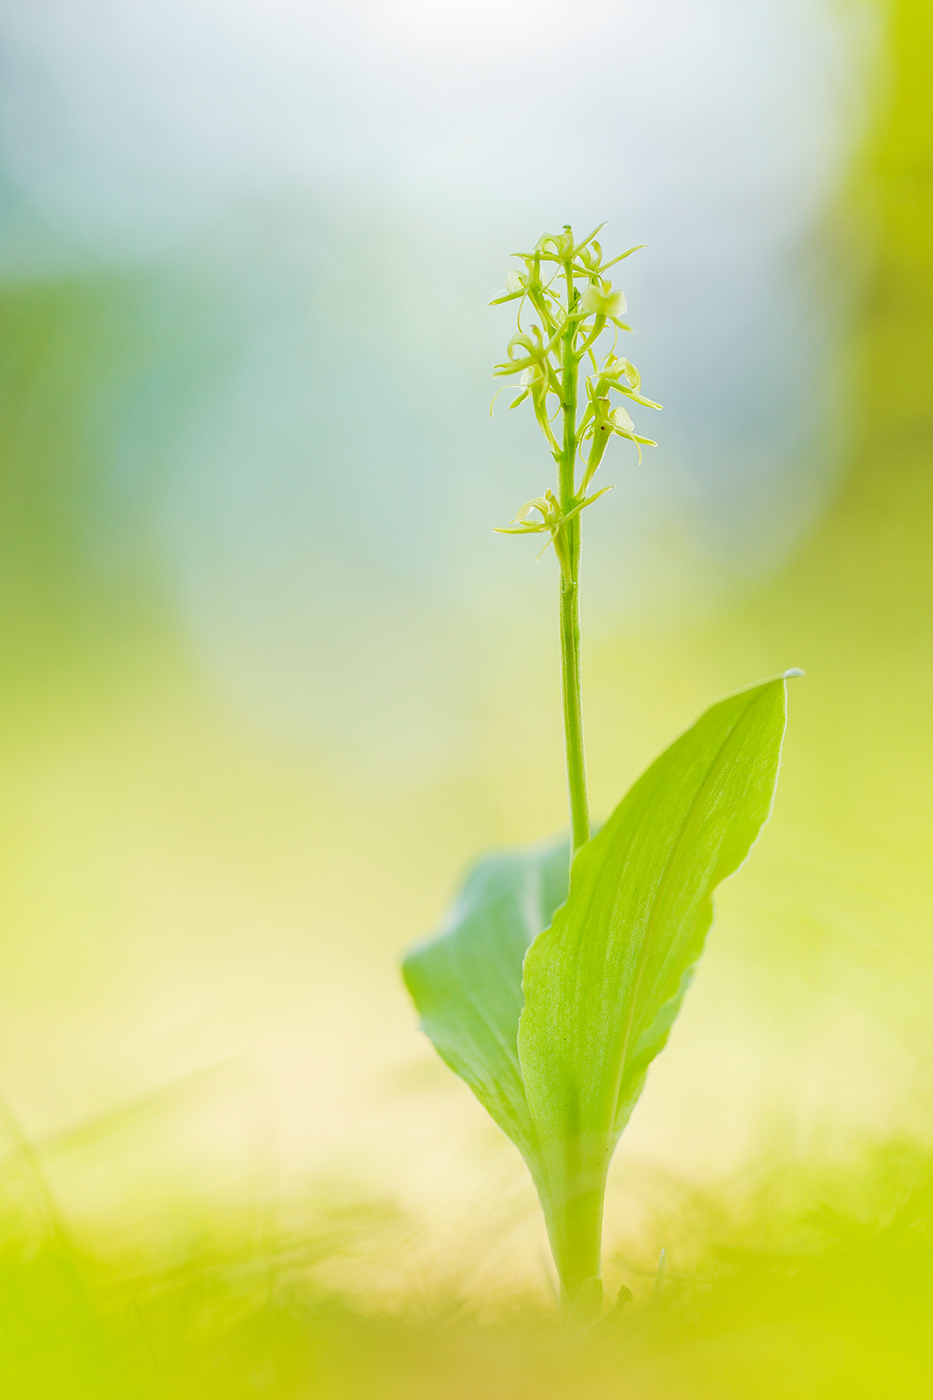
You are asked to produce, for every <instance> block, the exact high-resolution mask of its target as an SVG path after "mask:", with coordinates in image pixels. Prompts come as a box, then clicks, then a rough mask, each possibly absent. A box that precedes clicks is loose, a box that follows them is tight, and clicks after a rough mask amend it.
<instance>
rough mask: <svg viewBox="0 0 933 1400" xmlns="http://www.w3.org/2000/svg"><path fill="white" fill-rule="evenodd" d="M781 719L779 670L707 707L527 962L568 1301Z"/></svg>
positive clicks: (760, 799) (754, 828) (749, 818)
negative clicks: (615, 1154) (625, 1131)
mask: <svg viewBox="0 0 933 1400" xmlns="http://www.w3.org/2000/svg"><path fill="white" fill-rule="evenodd" d="M784 722H785V681H784V679H783V678H781V679H778V680H772V681H766V682H764V683H763V684H761V685H758V686H755V687H754V688H753V689H751V690H747V691H743V692H742V693H740V694H738V695H733V696H730V697H728V698H727V699H725V700H723V701H721V702H720V703H719V704H718V705H714V706H713V707H712V708H711V709H709V710H707V711H706V713H705V714H704V715H702V716H701V718H700V719H699V720H698V721H697V722H696V724H695V725H694V726H693V728H692V729H689V730H688V731H687V732H686V733H685V734H683V735H682V736H681V737H680V738H679V739H678V740H676V742H675V743H674V744H672V745H671V747H670V748H669V749H667V750H666V751H665V752H664V753H663V754H662V755H661V756H660V758H658V759H657V760H656V761H655V762H654V763H653V764H652V765H651V767H650V768H649V769H648V770H647V772H646V773H645V774H644V775H643V776H642V777H641V778H640V779H639V780H638V782H637V783H636V784H635V786H634V787H633V788H632V789H631V790H630V791H629V793H628V794H627V796H626V797H625V798H624V799H623V801H622V802H621V803H620V805H619V806H618V807H617V808H616V810H615V812H614V813H613V815H612V816H611V817H610V819H609V821H608V822H607V823H606V825H605V826H604V827H603V828H602V830H601V831H600V832H599V834H598V835H597V836H595V837H593V839H592V840H591V841H590V842H589V843H588V844H587V845H586V846H584V847H583V848H582V849H581V850H580V851H579V852H578V854H577V856H576V859H575V860H574V864H573V869H572V872H571V877H570V893H569V895H568V897H567V901H566V903H565V904H564V905H563V906H562V908H560V909H559V910H558V911H557V913H556V914H555V916H554V921H553V924H552V925H551V927H550V928H549V929H548V930H547V931H546V932H545V933H542V934H541V935H540V936H539V938H538V939H537V940H536V941H535V943H534V946H533V947H532V948H531V949H530V950H529V952H528V955H527V957H526V959H525V970H524V992H525V1007H524V1010H523V1012H522V1014H521V1021H520V1026H519V1034H518V1045H519V1056H520V1065H521V1071H522V1077H523V1080H524V1087H525V1094H526V1099H527V1104H528V1108H529V1111H530V1117H531V1122H532V1124H533V1126H534V1128H535V1130H536V1133H537V1136H538V1141H539V1145H540V1151H541V1154H542V1158H543V1162H544V1164H545V1167H544V1172H543V1176H544V1179H545V1182H546V1185H545V1189H544V1195H543V1199H542V1205H543V1206H544V1211H545V1216H546V1217H547V1220H548V1228H549V1231H550V1233H551V1244H552V1248H553V1250H554V1256H555V1260H556V1262H557V1265H558V1270H559V1272H560V1274H561V1278H562V1280H563V1281H564V1284H565V1288H566V1289H567V1291H568V1295H569V1297H570V1301H571V1302H572V1300H573V1295H574V1289H575V1287H579V1286H580V1285H581V1284H582V1281H583V1279H585V1278H586V1277H588V1276H591V1275H597V1274H598V1273H599V1230H600V1221H601V1212H602V1197H603V1191H604V1186H605V1177H606V1171H607V1169H608V1165H609V1160H610V1157H611V1155H612V1151H613V1149H614V1147H615V1144H616V1142H617V1140H618V1137H619V1134H620V1132H621V1131H622V1128H623V1127H624V1125H625V1122H626V1121H627V1119H628V1116H629V1114H630V1112H631V1110H632V1107H633V1106H634V1104H635V1101H636V1100H637V1098H638V1095H639V1093H640V1092H641V1088H642V1085H643V1084H644V1079H645V1075H646V1073H647V1070H648V1066H649V1065H650V1063H651V1061H652V1060H653V1059H654V1057H655V1055H657V1054H658V1052H659V1051H660V1050H661V1049H663V1047H664V1045H665V1043H666V1040H667V1037H668V1033H669V1031H670V1027H671V1024H672V1022H673V1020H674V1018H675V1016H676V1015H677V1012H678V1010H679V1007H680V1003H681V1001H682V998H683V995H684V992H685V990H686V987H687V985H688V982H689V979H690V975H691V971H692V969H693V966H694V964H695V963H696V960H697V958H698V957H699V956H700V953H701V952H702V949H703V941H704V938H705V936H706V932H707V930H708V928H709V925H710V921H711V919H712V904H711V895H712V891H713V890H714V889H715V887H716V885H717V884H718V883H719V882H720V880H723V879H725V877H726V876H727V875H730V874H732V872H733V871H734V870H736V869H737V867H738V866H739V865H740V864H741V863H742V861H743V860H744V859H745V857H746V855H747V854H748V851H749V848H750V847H751V845H752V842H753V841H754V840H755V838H756V836H757V835H758V832H759V830H760V828H761V826H762V824H763V823H764V822H765V821H766V820H767V818H768V815H769V813H770V810H771V803H772V800H773V795H774V786H775V782H776V779H777V771H778V764H779V762H780V751H781V743H782V739H783V734H784ZM586 1241H588V1243H586Z"/></svg>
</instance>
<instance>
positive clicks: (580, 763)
mask: <svg viewBox="0 0 933 1400" xmlns="http://www.w3.org/2000/svg"><path fill="white" fill-rule="evenodd" d="M564 271H565V274H566V278H567V314H568V319H567V328H566V330H565V332H564V337H563V359H562V372H561V406H562V410H563V415H564V443H563V450H562V452H561V455H560V459H559V462H558V487H559V492H560V506H561V510H562V512H563V513H564V514H566V513H567V512H568V511H570V510H572V509H573V506H574V495H575V482H574V475H575V465H576V458H577V372H578V369H579V363H580V362H579V359H578V357H577V356H576V354H575V353H574V338H575V327H576V322H575V321H571V320H570V312H571V311H572V310H573V304H574V297H575V292H574V282H573V273H572V271H571V268H570V263H569V262H567V263H565V264H564ZM564 529H565V531H566V544H567V560H568V563H567V568H566V570H564V569H561V571H560V663H561V692H562V697H563V712H564V745H565V750H566V756H567V792H568V797H569V801H570V828H571V833H572V852H571V859H572V857H573V855H574V854H575V853H576V852H577V851H578V850H579V849H580V847H581V846H583V845H585V844H586V842H587V841H588V840H589V838H590V816H589V806H588V803H587V797H586V766H585V763H584V758H583V708H582V703H581V695H580V586H579V576H580V517H579V515H577V516H574V518H573V519H572V520H568V521H567V523H566V525H565V526H564Z"/></svg>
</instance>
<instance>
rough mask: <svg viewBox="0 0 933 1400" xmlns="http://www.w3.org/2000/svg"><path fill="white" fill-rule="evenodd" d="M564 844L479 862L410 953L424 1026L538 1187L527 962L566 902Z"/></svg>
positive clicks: (408, 974)
mask: <svg viewBox="0 0 933 1400" xmlns="http://www.w3.org/2000/svg"><path fill="white" fill-rule="evenodd" d="M569 859H570V852H569V847H568V843H567V841H566V840H561V841H560V842H558V843H556V844H550V845H548V846H541V847H532V848H530V849H528V850H521V851H505V852H500V853H497V854H494V855H490V856H487V857H486V858H485V859H484V860H481V861H480V862H479V864H478V865H477V866H476V867H475V868H474V869H473V871H472V872H471V873H470V875H469V876H468V878H467V880H466V883H465V885H464V887H463V890H462V892H461V895H460V898H459V899H458V901H457V903H456V905H455V906H454V908H453V910H452V911H451V913H450V916H449V918H448V920H447V922H446V924H445V925H444V927H443V928H442V929H441V931H440V932H439V933H438V934H437V936H436V937H434V938H433V939H431V940H430V941H428V942H425V943H421V944H419V945H418V947H416V948H414V949H413V950H412V952H410V953H409V954H408V956H407V957H406V959H405V961H404V963H403V964H402V971H403V975H404V978H405V983H406V985H407V987H408V990H409V992H410V993H411V996H412V999H413V1001H414V1003H415V1005H416V1006H417V1008H418V1011H419V1012H420V1014H421V1025H422V1029H423V1030H424V1031H425V1032H426V1033H427V1035H428V1036H429V1037H430V1039H431V1040H432V1042H433V1044H434V1047H435V1049H436V1050H437V1052H438V1054H439V1055H440V1056H441V1058H442V1059H443V1060H444V1061H445V1063H446V1064H448V1065H449V1066H450V1068H451V1069H452V1070H454V1071H455V1072H456V1073H457V1074H459V1075H460V1077H461V1079H464V1080H465V1081H466V1083H467V1084H469V1086H470V1088H471V1089H472V1090H473V1092H474V1094H475V1095H476V1097H477V1098H478V1099H479V1101H480V1103H481V1104H482V1105H483V1107H484V1108H485V1109H486V1110H487V1111H488V1112H489V1113H490V1114H491V1116H492V1117H493V1118H494V1119H495V1121H496V1122H497V1123H498V1124H499V1127H500V1128H502V1130H503V1131H504V1132H505V1133H507V1134H508V1136H509V1137H510V1138H511V1139H512V1141H513V1142H514V1143H515V1144H516V1146H517V1147H518V1148H519V1150H520V1151H521V1153H522V1154H523V1156H524V1157H525V1159H526V1161H528V1163H529V1165H530V1166H531V1167H532V1171H533V1174H534V1175H535V1178H536V1180H537V1177H538V1172H537V1161H538V1159H537V1154H536V1145H537V1140H536V1134H535V1130H534V1127H533V1126H532V1123H531V1119H530V1116H529V1113H528V1105H527V1103H526V1101H525V1089H524V1085H523V1083H522V1076H521V1070H520V1069H519V1064H518V1050H517V1046H516V1037H517V1033H518V1019H519V1016H520V1015H521V1010H522V962H523V959H524V957H525V953H526V951H527V949H528V946H529V944H530V943H532V942H533V940H534V939H535V938H536V937H537V935H538V934H539V933H540V932H541V930H542V929H543V928H546V927H547V926H548V924H549V923H550V922H551V918H552V916H553V914H554V910H555V909H556V908H557V906H558V905H559V904H561V903H562V901H563V900H564V899H565V898H566V897H567V874H568V864H569Z"/></svg>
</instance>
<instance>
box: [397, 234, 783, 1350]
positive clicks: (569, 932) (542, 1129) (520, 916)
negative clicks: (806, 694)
mask: <svg viewBox="0 0 933 1400" xmlns="http://www.w3.org/2000/svg"><path fill="white" fill-rule="evenodd" d="M602 227H603V226H602V225H600V228H598V229H596V230H594V232H593V233H591V234H590V235H589V237H587V238H585V239H583V240H582V241H581V242H578V241H576V239H575V238H574V234H573V231H572V229H571V228H570V227H565V228H564V229H563V231H562V232H561V233H559V234H545V235H544V236H543V237H542V238H540V239H539V240H538V242H537V243H536V244H535V246H534V248H533V249H532V251H531V252H529V253H519V254H516V255H515V256H516V257H517V258H518V259H519V260H520V262H521V268H520V269H513V270H512V271H510V272H509V275H508V280H507V283H506V290H505V292H504V293H503V294H502V295H501V296H498V297H496V298H495V300H494V301H493V303H492V305H501V304H502V303H505V302H515V301H517V302H518V328H517V331H516V333H515V335H513V336H512V338H511V340H510V341H509V344H508V349H507V356H506V359H505V360H504V361H503V362H502V363H501V364H499V365H497V366H496V367H495V371H494V373H495V375H496V376H497V377H500V378H511V377H513V376H518V378H519V383H518V393H517V395H516V397H515V398H514V400H513V402H512V405H511V406H512V407H513V408H514V407H517V406H518V405H519V404H521V403H523V402H525V401H530V402H531V405H532V408H533V410H534V414H535V418H536V419H537V422H538V426H539V427H540V429H541V432H542V433H543V435H544V438H545V441H546V443H547V446H548V448H549V450H550V453H551V456H552V458H553V460H554V463H555V466H556V472H557V481H556V490H552V489H548V490H546V491H545V493H544V494H543V495H542V496H537V497H535V498H534V499H533V500H530V501H527V502H526V503H525V505H524V506H523V507H522V508H521V510H520V511H519V512H518V514H517V515H516V517H515V519H514V520H513V522H512V523H511V524H510V525H508V526H503V527H500V530H501V532H502V533H506V534H508V533H512V534H546V535H547V536H548V539H547V540H546V541H545V548H548V547H549V546H551V545H553V548H554V553H555V555H556V557H557V560H558V564H559V586H560V595H559V630H560V648H561V685H562V699H563V718H564V738H565V755H566V767H567V787H568V796H569V809H570V837H569V840H568V838H567V837H564V836H562V837H559V838H557V839H555V840H552V841H549V842H546V843H544V844H542V845H540V846H536V847H531V848H527V849H521V850H515V851H504V852H498V853H494V854H492V855H488V856H486V857H484V858H483V859H481V860H480V861H479V862H478V863H477V864H476V865H475V866H474V868H473V870H472V871H471V872H470V874H469V875H468V877H467V879H466V882H465V884H464V887H463V889H462V891H461V894H460V897H459V899H458V900H457V902H456V903H455V905H454V907H453V909H452V911H451V913H450V915H449V917H448V919H447V920H446V922H445V923H444V925H443V926H442V928H441V929H440V931H439V932H438V933H437V934H436V935H435V936H434V937H433V938H431V939H429V940H428V941H427V942H424V943H422V944H420V945H418V946H417V947H415V948H414V949H413V950H412V951H411V952H410V953H409V954H408V956H407V957H406V958H405V961H404V964H403V973H404V977H405V981H406V984H407V986H408V989H409V991H410V993H411V996H412V998H413V1000H414V1002H415V1005H416V1007H417V1009H418V1011H419V1013H420V1015H421V1024H422V1027H423V1029H424V1030H425V1032H426V1033H427V1035H428V1036H429V1037H430V1039H431V1040H432V1042H433V1044H434V1046H435V1048H436V1049H437V1051H438V1053H439V1054H440V1055H441V1057H442V1058H443V1059H444V1061H445V1062H446V1063H447V1064H448V1065H449V1066H450V1068H451V1069H453V1070H454V1071H455V1072H456V1073H457V1074H459V1075H460V1077H461V1078H462V1079H464V1080H465V1081H466V1083H467V1084H468V1085H469V1086H470V1088H471V1089H472V1090H473V1092H474V1094H475V1095H476V1097H477V1098H478V1099H479V1101H480V1103H481V1104H483V1106H484V1107H485V1108H486V1109H487V1111H488V1112H489V1113H490V1115H491V1116H492V1118H493V1119H494V1120H495V1122H496V1123H497V1124H498V1125H499V1127H500V1128H502V1130H503V1131H504V1132H505V1133H506V1134H507V1135H508V1136H509V1137H510V1138H511V1139H512V1141H513V1142H514V1143H515V1145H516V1146H517V1148H518V1150H519V1151H520V1152H521V1154H522V1156H523V1157H524V1159H525V1161H526V1163H527V1165H528V1168H529V1170H530V1172H531V1176H532V1179H533V1181H534V1184H535V1187H536V1188H537V1192H538V1196H539V1199H540V1202H541V1206H542V1210H543V1213H544V1219H545V1223H546V1226H547V1231H548V1237H549V1241H550V1246H551V1252H552V1254H553V1258H554V1262H555V1265H556V1268H557V1274H558V1279H559V1285H560V1302H561V1316H562V1323H563V1326H564V1328H565V1330H566V1331H567V1332H569V1333H578V1332H580V1331H582V1330H584V1329H586V1328H589V1327H592V1326H595V1325H597V1323H598V1322H599V1321H600V1318H601V1315H602V1312H603V1286H602V1280H601V1275H600V1254H601V1241H602V1218H603V1205H604V1199H605V1192H606V1180H607V1173H608V1169H609V1164H610V1161H611V1158H612V1154H613V1152H614V1150H615V1147H616V1144H617V1143H618V1140H619V1137H620V1135H621V1133H622V1130H623V1128H624V1127H625V1125H626V1123H627V1122H628V1119H629V1116H630V1115H631V1112H632V1110H633V1108H634V1106H635V1103H636V1102H637V1100H638V1097H639V1095H640V1094H641V1091H642V1089H643V1087H644V1084H645V1079H646V1075H647V1072H648V1068H649V1066H650V1064H651V1062H652V1060H653V1059H654V1058H655V1056H656V1055H657V1054H658V1053H659V1052H660V1051H661V1050H662V1049H663V1048H664V1046H665V1045H666V1043H667V1039H668V1036H669V1034H670V1030H671V1027H672V1025H673V1023H674V1020H675V1018H676V1016H677V1013H678V1011H679V1010H680V1007H681V1004H682V1001H683V998H684V995H685V993H686V990H687V987H688V985H689V983H690V980H691V977H692V974H693V970H694V968H695V966H696V963H697V960H698V959H699V957H700V954H701V953H702V951H703V946H704V942H705V938H706V934H707V932H708V929H709V926H710V923H711V921H712V916H713V906H712V893H713V891H714V889H715V888H716V886H717V885H718V884H719V883H720V881H722V880H723V879H725V878H726V877H727V876H728V875H731V874H732V873H733V872H734V871H735V870H736V869H737V868H738V867H739V865H741V864H742V862H743V861H744V860H745V858H746V856H747V854H748V852H749V850H750V848H751V846H752V844H753V843H754V841H755V840H756V838H757V836H758V833H759V831H760V829H761V827H762V825H763V824H764V822H765V821H767V819H768V816H769V815H770V812H771V806H772V802H773V798H774V790H775V784H776V781H777V773H778V766H779V762H780V753H781V744H782V741H783V735H784V726H785V715H786V678H787V676H789V675H793V674H799V672H793V671H789V672H785V673H784V675H782V676H778V677H776V678H773V679H771V680H766V681H763V682H761V683H760V684H758V685H756V686H753V687H751V688H750V689H748V690H743V691H741V692H739V693H738V694H735V695H731V696H728V697H727V698H726V699H724V700H721V701H719V702H718V704H715V705H713V706H712V707H711V708H710V709H709V710H707V711H706V712H705V714H703V715H701V716H700V718H699V719H698V720H697V721H696V723H695V724H694V725H693V727H692V728H690V729H688V730H687V731H686V733H684V734H682V735H681V736H680V738H678V739H676V740H675V741H674V743H673V744H672V745H671V746H670V747H669V748H668V749H666V750H665V752H664V753H662V754H661V756H660V757H659V758H657V759H656V760H655V761H654V763H652V764H651V766H650V767H649V768H648V769H647V771H646V772H645V773H644V774H643V775H642V776H641V778H639V780H638V781H637V782H636V783H635V785H634V786H633V787H632V788H631V789H630V790H629V792H628V793H627V794H626V796H625V797H624V798H623V799H622V801H621V802H620V803H619V805H618V807H616V809H615V811H614V812H613V813H612V815H611V816H610V817H609V818H608V820H607V821H606V822H605V824H604V825H603V826H602V827H601V829H600V830H599V831H598V832H597V833H596V834H595V835H591V832H590V819H589V809H588V801H587V789H586V770H585V764H584V750H583V711H582V703H581V689H580V608H579V577H580V544H581V517H582V514H583V511H584V510H586V509H587V508H588V507H589V506H590V505H592V504H593V503H594V502H595V501H596V500H598V499H599V497H601V496H602V495H604V494H605V492H606V491H607V490H608V489H609V487H603V488H602V489H601V490H597V491H591V486H592V484H593V480H594V477H595V475H596V472H597V470H598V469H599V467H600V465H601V464H602V462H603V459H604V457H605V454H606V450H607V447H608V444H609V441H610V439H611V438H612V437H613V436H616V437H620V438H622V439H624V440H626V441H629V442H631V443H633V444H634V445H635V447H636V448H637V450H638V454H639V460H641V449H642V447H643V446H654V445H655V444H654V442H653V441H652V439H650V438H647V437H644V436H641V435H640V434H639V433H637V432H636V431H635V425H634V423H633V421H632V419H631V417H630V415H629V413H628V411H627V409H626V407H625V406H624V404H621V403H618V402H616V403H615V404H614V403H613V398H614V397H616V398H622V399H625V400H628V401H629V402H631V403H634V404H637V405H639V406H641V407H644V408H651V409H658V408H659V407H660V405H659V404H657V403H654V402H653V401H652V400H651V399H648V398H646V397H645V396H644V395H643V394H642V393H641V381H640V378H639V374H638V371H637V370H636V368H635V366H634V365H633V364H632V363H631V361H630V360H628V359H625V358H624V357H622V356H620V355H618V354H617V350H618V336H619V332H620V331H628V330H630V327H629V326H628V325H627V324H626V323H625V322H624V321H623V320H622V317H623V316H624V315H625V312H626V302H625V297H624V295H623V293H622V292H621V291H619V290H618V289H616V288H614V287H613V285H612V281H611V280H610V278H609V277H608V276H607V273H608V271H609V269H610V268H611V267H613V266H614V265H615V264H617V263H619V262H621V261H622V260H623V259H624V258H627V257H628V256H629V255H630V254H631V253H633V252H635V251H636V249H635V248H630V249H628V250H627V251H626V252H624V253H620V254H619V255H618V256H617V257H614V258H611V259H609V260H608V261H604V260H603V253H602V248H601V246H600V244H599V242H598V241H597V235H598V234H599V233H600V231H601V228H602ZM610 336H611V345H609V344H608V338H609V337H610ZM584 366H585V374H584V380H583V393H582V395H581V393H580V376H581V371H583V370H584ZM555 423H558V431H557V432H555V427H554V425H555ZM630 1296H631V1295H630V1294H629V1293H628V1290H627V1289H622V1290H620V1295H619V1299H618V1301H617V1303H616V1308H617V1309H618V1308H620V1307H621V1306H622V1305H623V1304H624V1301H625V1300H626V1299H627V1298H628V1297H630Z"/></svg>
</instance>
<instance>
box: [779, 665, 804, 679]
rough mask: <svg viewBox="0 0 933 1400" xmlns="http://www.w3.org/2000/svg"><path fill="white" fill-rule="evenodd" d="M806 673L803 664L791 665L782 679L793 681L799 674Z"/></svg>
mask: <svg viewBox="0 0 933 1400" xmlns="http://www.w3.org/2000/svg"><path fill="white" fill-rule="evenodd" d="M806 674H807V673H806V671H804V670H803V668H802V667H801V666H791V668H790V670H789V671H785V672H784V674H783V676H782V677H781V679H782V680H785V681H792V680H794V679H795V678H796V677H797V676H805V675H806Z"/></svg>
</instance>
